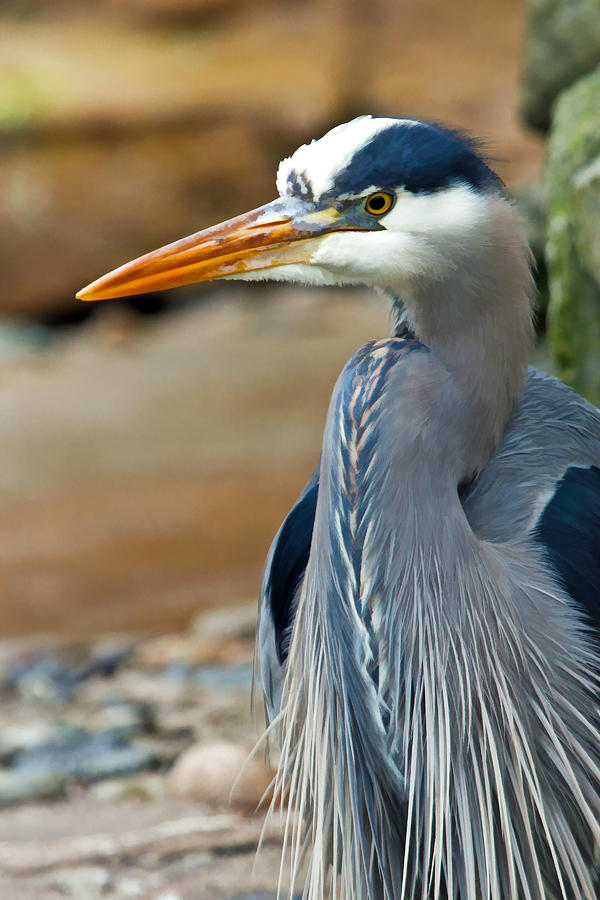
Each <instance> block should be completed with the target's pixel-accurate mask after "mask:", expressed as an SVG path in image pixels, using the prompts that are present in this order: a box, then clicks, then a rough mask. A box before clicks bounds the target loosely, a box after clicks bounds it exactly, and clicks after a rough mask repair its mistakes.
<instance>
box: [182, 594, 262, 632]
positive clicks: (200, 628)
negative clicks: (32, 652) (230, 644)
mask: <svg viewBox="0 0 600 900" xmlns="http://www.w3.org/2000/svg"><path fill="white" fill-rule="evenodd" d="M257 617H258V604H257V602H256V601H255V600H253V601H252V602H251V603H244V604H243V605H241V606H225V607H220V608H219V609H209V610H206V611H205V612H201V613H200V614H199V615H197V616H196V617H195V619H194V620H193V622H192V625H191V631H192V632H193V633H194V634H197V635H199V636H200V637H202V638H203V639H204V640H206V641H216V640H223V641H232V640H250V641H254V637H255V635H256V621H257Z"/></svg>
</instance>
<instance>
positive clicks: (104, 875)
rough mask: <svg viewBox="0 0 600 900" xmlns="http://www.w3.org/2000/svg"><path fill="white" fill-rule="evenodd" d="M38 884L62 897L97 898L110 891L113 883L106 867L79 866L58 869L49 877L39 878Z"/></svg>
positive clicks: (94, 899) (93, 899)
mask: <svg viewBox="0 0 600 900" xmlns="http://www.w3.org/2000/svg"><path fill="white" fill-rule="evenodd" d="M38 885H39V887H40V888H41V889H42V890H43V889H44V888H45V889H46V890H48V889H50V890H52V891H56V892H57V893H58V894H59V895H60V896H63V897H75V898H76V900H99V898H100V897H105V896H106V895H107V894H109V893H112V888H113V886H114V883H113V879H112V876H111V874H110V872H109V871H108V869H104V868H102V867H101V866H80V867H78V868H74V869H58V870H57V871H55V872H53V873H52V875H50V876H49V877H47V878H44V879H40V881H39V882H38Z"/></svg>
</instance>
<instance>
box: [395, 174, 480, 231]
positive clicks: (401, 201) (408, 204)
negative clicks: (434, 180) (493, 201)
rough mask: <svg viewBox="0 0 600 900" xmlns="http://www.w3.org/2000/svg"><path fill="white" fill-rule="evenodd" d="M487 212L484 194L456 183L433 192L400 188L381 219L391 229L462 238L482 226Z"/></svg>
mask: <svg viewBox="0 0 600 900" xmlns="http://www.w3.org/2000/svg"><path fill="white" fill-rule="evenodd" d="M485 211H486V198H485V197H484V196H482V195H481V194H478V193H477V192H476V191H474V190H473V189H472V188H470V187H468V186H467V185H457V186H456V187H451V188H447V189H446V190H443V191H436V192H435V193H433V194H411V193H409V192H408V191H401V192H399V193H398V198H397V200H396V203H395V204H394V206H393V207H392V209H391V210H390V212H389V213H388V214H387V215H385V216H382V217H381V219H380V220H379V221H380V222H381V224H382V225H383V226H384V227H385V228H386V229H387V230H388V231H394V232H409V233H411V234H427V235H428V237H429V238H430V239H431V238H434V239H435V238H436V237H444V238H449V237H456V238H458V239H462V238H463V237H465V236H467V235H468V234H470V233H472V232H473V231H474V230H475V229H476V228H478V227H479V226H480V225H481V223H482V221H483V219H484V217H485Z"/></svg>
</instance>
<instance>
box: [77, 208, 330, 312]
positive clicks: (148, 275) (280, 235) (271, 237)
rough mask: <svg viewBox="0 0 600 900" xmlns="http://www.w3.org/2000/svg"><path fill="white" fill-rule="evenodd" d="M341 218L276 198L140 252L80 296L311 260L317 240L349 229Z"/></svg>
mask: <svg viewBox="0 0 600 900" xmlns="http://www.w3.org/2000/svg"><path fill="white" fill-rule="evenodd" d="M339 219H340V214H339V212H338V211H337V210H336V209H334V208H333V207H329V208H326V209H321V210H317V209H315V208H314V206H312V205H308V204H306V203H304V202H303V201H300V200H298V201H296V200H283V199H278V200H274V201H273V202H272V203H267V204H266V205H265V206H261V207H259V208H258V209H255V210H252V212H248V213H244V214H243V215H241V216H237V217H236V218H234V219H229V220H228V221H227V222H223V223H222V224H220V225H214V226H213V227H212V228H206V229H205V230H204V231H199V232H197V233H196V234H192V235H190V237H186V238H183V239H182V240H180V241H175V242H174V243H173V244H167V245H166V246H165V247H161V248H160V249H159V250H154V251H153V252H152V253H147V254H146V255H145V256H140V257H139V258H138V259H134V260H133V262H129V263H126V264H125V265H124V266H120V268H118V269H115V270H114V271H113V272H109V273H108V275H103V276H102V278H98V279H97V281H93V282H92V283H91V284H88V286H87V287H85V288H83V290H81V291H79V293H78V294H77V297H78V298H79V299H80V300H108V299H111V298H113V297H128V296H131V295H132V294H145V293H148V292H151V291H164V290H167V289H168V288H173V287H182V286H183V285H186V284H195V283H196V282H199V281H210V280H212V279H214V278H223V277H225V276H228V275H237V274H240V273H243V272H252V271H255V270H258V269H267V268H272V267H273V266H285V265H289V264H292V263H308V262H309V261H310V257H311V256H312V254H313V252H314V251H315V249H316V246H317V244H318V242H317V238H319V237H320V236H323V235H325V234H327V233H328V232H330V231H333V230H340V228H342V229H343V228H344V225H343V224H342V222H341V221H338V220H339Z"/></svg>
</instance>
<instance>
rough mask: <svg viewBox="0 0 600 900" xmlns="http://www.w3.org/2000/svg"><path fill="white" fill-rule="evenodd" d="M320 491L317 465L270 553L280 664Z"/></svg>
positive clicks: (271, 601) (270, 584)
mask: <svg viewBox="0 0 600 900" xmlns="http://www.w3.org/2000/svg"><path fill="white" fill-rule="evenodd" d="M318 491H319V470H318V468H317V469H316V471H315V472H314V473H313V475H312V478H311V479H310V481H309V482H308V484H307V485H306V487H305V488H304V490H303V492H302V494H301V495H300V497H299V498H298V500H297V501H296V503H295V504H294V506H293V507H292V509H291V510H290V512H289V513H288V515H287V516H286V518H285V520H284V522H283V525H282V526H281V528H280V529H279V533H278V535H277V538H276V541H275V545H274V547H273V553H272V555H271V564H270V571H269V573H268V581H267V590H268V602H269V608H270V612H271V618H272V620H273V627H274V629H275V646H276V648H277V657H278V659H279V663H280V664H283V662H284V661H285V659H286V658H287V652H288V644H289V635H290V631H291V627H292V624H293V618H294V599H295V596H296V591H297V588H298V585H299V584H300V581H301V579H302V578H303V576H304V572H305V570H306V564H307V563H308V556H309V553H310V544H311V540H312V532H313V525H314V521H315V510H316V508H317V494H318Z"/></svg>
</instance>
